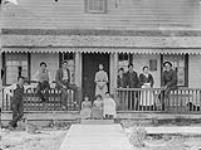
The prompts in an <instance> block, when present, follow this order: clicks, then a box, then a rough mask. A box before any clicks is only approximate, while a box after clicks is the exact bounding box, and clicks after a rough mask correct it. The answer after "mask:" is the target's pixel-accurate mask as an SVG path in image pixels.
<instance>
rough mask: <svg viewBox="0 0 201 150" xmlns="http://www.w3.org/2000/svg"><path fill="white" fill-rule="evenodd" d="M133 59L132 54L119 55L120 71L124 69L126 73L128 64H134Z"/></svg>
mask: <svg viewBox="0 0 201 150" xmlns="http://www.w3.org/2000/svg"><path fill="white" fill-rule="evenodd" d="M132 61H133V58H132V55H130V54H125V53H122V54H119V55H118V69H120V68H123V69H124V71H125V72H126V71H127V70H128V64H130V63H132Z"/></svg>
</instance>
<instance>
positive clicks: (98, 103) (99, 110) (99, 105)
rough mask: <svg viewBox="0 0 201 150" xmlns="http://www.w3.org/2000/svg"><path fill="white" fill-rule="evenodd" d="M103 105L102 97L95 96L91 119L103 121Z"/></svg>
mask: <svg viewBox="0 0 201 150" xmlns="http://www.w3.org/2000/svg"><path fill="white" fill-rule="evenodd" d="M103 105H104V104H103V97H102V96H101V95H97V96H96V97H95V101H94V103H93V108H92V111H91V117H92V119H103Z"/></svg>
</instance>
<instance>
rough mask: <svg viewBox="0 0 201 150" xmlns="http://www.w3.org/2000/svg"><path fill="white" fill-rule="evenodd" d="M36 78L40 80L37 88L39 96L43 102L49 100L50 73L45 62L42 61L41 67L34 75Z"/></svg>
mask: <svg viewBox="0 0 201 150" xmlns="http://www.w3.org/2000/svg"><path fill="white" fill-rule="evenodd" d="M34 79H35V80H37V81H38V82H39V83H38V86H37V90H36V91H37V94H38V96H39V97H40V99H41V100H42V102H47V101H48V98H49V89H50V84H49V81H50V73H49V71H48V69H47V64H46V63H45V62H41V63H40V69H39V70H38V71H37V72H36V74H35V75H34Z"/></svg>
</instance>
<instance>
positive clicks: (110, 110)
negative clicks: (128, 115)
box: [103, 98, 116, 118]
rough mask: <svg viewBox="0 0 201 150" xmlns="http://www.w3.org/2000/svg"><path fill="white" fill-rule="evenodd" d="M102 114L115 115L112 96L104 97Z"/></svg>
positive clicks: (114, 104)
mask: <svg viewBox="0 0 201 150" xmlns="http://www.w3.org/2000/svg"><path fill="white" fill-rule="evenodd" d="M103 104H104V105H103V116H104V117H105V116H106V115H113V117H114V118H115V117H116V103H115V101H114V99H112V98H104V99H103Z"/></svg>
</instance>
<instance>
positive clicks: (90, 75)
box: [82, 54, 109, 101]
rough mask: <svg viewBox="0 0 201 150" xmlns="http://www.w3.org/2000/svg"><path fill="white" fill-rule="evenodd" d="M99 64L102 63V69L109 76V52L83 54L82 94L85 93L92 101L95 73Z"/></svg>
mask: <svg viewBox="0 0 201 150" xmlns="http://www.w3.org/2000/svg"><path fill="white" fill-rule="evenodd" d="M99 64H103V65H104V70H105V71H106V72H107V73H108V76H109V54H83V78H82V83H83V84H82V88H83V96H84V95H86V94H87V95H88V96H89V98H90V100H92V101H93V100H94V96H95V83H94V79H95V73H96V72H97V71H98V65H99ZM108 87H109V85H108Z"/></svg>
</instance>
